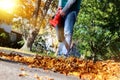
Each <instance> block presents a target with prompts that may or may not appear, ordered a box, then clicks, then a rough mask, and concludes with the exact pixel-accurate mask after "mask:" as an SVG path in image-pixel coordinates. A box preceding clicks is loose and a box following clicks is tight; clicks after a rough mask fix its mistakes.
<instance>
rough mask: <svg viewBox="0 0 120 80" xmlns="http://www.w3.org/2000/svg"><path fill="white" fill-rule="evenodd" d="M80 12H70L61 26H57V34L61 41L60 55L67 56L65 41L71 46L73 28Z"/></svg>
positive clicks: (63, 18)
mask: <svg viewBox="0 0 120 80" xmlns="http://www.w3.org/2000/svg"><path fill="white" fill-rule="evenodd" d="M77 14H78V12H77V11H70V12H68V13H67V14H66V15H65V16H64V17H62V21H61V25H57V26H56V34H57V38H58V41H59V45H58V53H57V54H58V55H62V54H67V52H68V50H67V49H66V46H65V44H64V40H66V42H67V43H68V45H69V46H71V41H72V35H73V28H74V24H75V21H76V17H77Z"/></svg>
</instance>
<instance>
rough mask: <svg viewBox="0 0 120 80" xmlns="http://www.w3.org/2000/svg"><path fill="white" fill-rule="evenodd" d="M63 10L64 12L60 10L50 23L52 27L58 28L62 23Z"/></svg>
mask: <svg viewBox="0 0 120 80" xmlns="http://www.w3.org/2000/svg"><path fill="white" fill-rule="evenodd" d="M61 10H62V9H61V8H58V12H57V13H56V15H55V16H54V17H53V19H52V20H50V22H49V23H50V25H52V26H53V27H56V26H57V25H58V24H59V23H60V22H61V15H60V12H61Z"/></svg>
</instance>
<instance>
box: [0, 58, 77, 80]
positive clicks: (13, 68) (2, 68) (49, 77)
mask: <svg viewBox="0 0 120 80" xmlns="http://www.w3.org/2000/svg"><path fill="white" fill-rule="evenodd" d="M21 68H23V69H24V70H23V71H22V70H21ZM20 74H26V76H19V75H20ZM35 75H38V76H39V77H42V80H79V79H78V78H77V77H75V76H65V75H63V74H60V73H54V72H52V71H45V70H42V69H39V68H29V67H28V66H27V65H24V64H22V63H15V62H11V61H6V60H2V59H0V80H37V79H36V78H35ZM40 80H41V79H40Z"/></svg>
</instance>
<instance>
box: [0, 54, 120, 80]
mask: <svg viewBox="0 0 120 80" xmlns="http://www.w3.org/2000/svg"><path fill="white" fill-rule="evenodd" d="M0 58H3V59H7V60H12V61H16V62H21V63H24V64H27V65H28V66H29V67H36V68H43V69H45V70H52V71H54V72H60V73H62V74H65V75H71V74H72V75H76V76H78V77H79V78H80V79H85V80H120V62H115V61H113V60H107V61H97V62H93V61H92V60H81V59H79V58H74V57H69V58H52V57H48V56H38V55H36V56H35V57H28V56H21V55H18V54H12V53H11V54H6V53H4V52H0Z"/></svg>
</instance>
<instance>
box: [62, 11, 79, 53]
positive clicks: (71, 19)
mask: <svg viewBox="0 0 120 80" xmlns="http://www.w3.org/2000/svg"><path fill="white" fill-rule="evenodd" d="M76 16H77V13H76V11H72V12H70V13H69V14H68V15H67V16H66V19H65V24H64V36H65V42H64V44H65V45H66V42H67V44H68V47H66V49H67V53H65V52H64V53H65V54H68V52H69V50H70V46H71V42H72V34H73V27H74V24H75V20H76Z"/></svg>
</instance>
